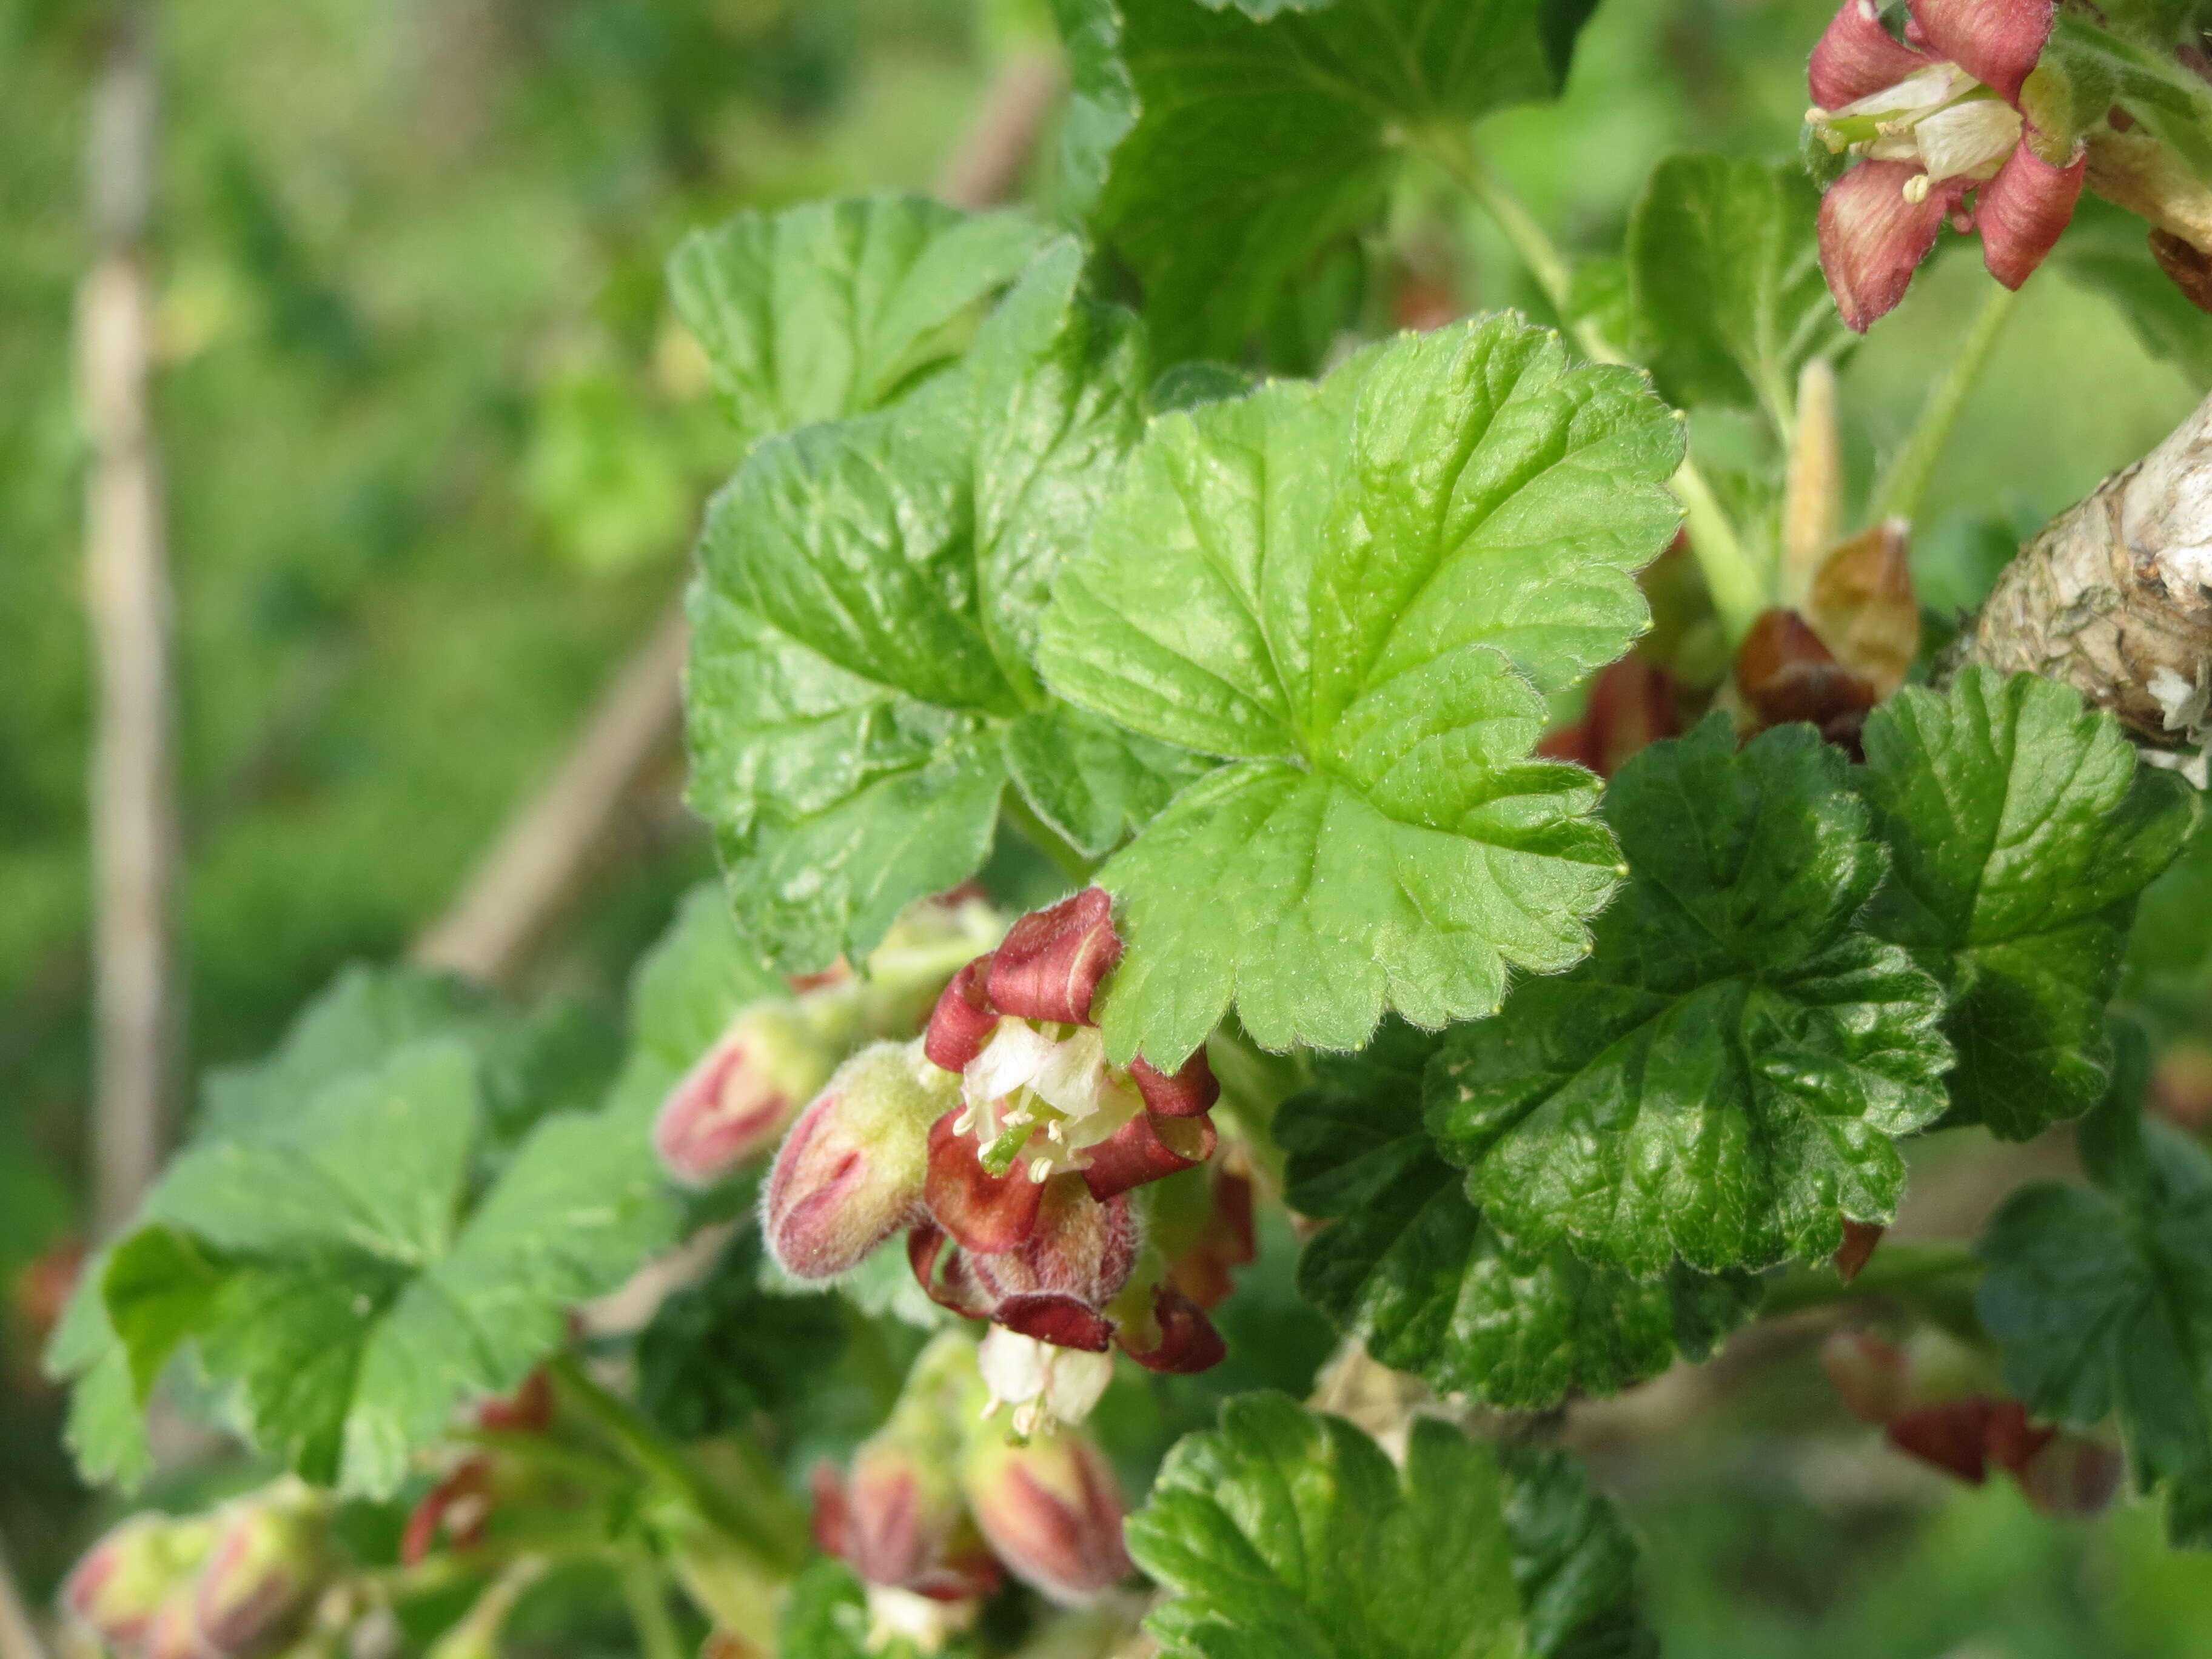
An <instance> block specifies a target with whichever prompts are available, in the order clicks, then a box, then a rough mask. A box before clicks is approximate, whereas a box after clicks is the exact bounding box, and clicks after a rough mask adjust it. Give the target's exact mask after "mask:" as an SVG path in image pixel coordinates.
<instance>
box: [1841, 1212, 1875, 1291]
mask: <svg viewBox="0 0 2212 1659" xmlns="http://www.w3.org/2000/svg"><path fill="white" fill-rule="evenodd" d="M1887 1231H1888V1229H1887V1228H1885V1227H1881V1226H1878V1225H1875V1223H1873V1222H1871V1221H1854V1220H1852V1219H1851V1218H1850V1217H1849V1216H1845V1217H1844V1242H1843V1243H1841V1244H1839V1245H1838V1246H1837V1247H1836V1254H1835V1255H1834V1256H1833V1258H1832V1261H1833V1264H1834V1266H1835V1269H1836V1277H1837V1278H1838V1279H1842V1280H1843V1281H1844V1284H1846V1285H1848V1284H1850V1282H1851V1280H1853V1279H1857V1277H1858V1276H1859V1274H1860V1273H1861V1272H1862V1271H1863V1270H1864V1268H1865V1267H1866V1264H1867V1263H1868V1262H1869V1261H1871V1260H1873V1258H1874V1251H1875V1245H1877V1244H1879V1243H1881V1236H1882V1234H1883V1233H1885V1232H1887Z"/></svg>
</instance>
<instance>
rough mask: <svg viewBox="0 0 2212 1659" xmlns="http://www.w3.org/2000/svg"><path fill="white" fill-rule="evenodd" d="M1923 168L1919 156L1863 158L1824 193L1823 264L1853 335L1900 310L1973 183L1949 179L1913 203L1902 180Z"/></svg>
mask: <svg viewBox="0 0 2212 1659" xmlns="http://www.w3.org/2000/svg"><path fill="white" fill-rule="evenodd" d="M1922 170H1923V169H1922V168H1921V167H1920V166H1919V164H1918V163H1917V162H1914V161H1862V162H1860V163H1859V164H1858V166H1857V167H1853V168H1852V169H1851V170H1850V172H1849V173H1845V174H1844V176H1843V177H1842V178H1840V179H1837V180H1836V182H1835V183H1834V184H1832V185H1829V186H1828V192H1827V194H1826V195H1825V196H1823V197H1821V198H1820V269H1821V270H1822V271H1823V272H1824V273H1825V274H1826V276H1827V279H1828V292H1829V293H1831V294H1832V295H1835V299H1836V309H1837V310H1838V311H1839V312H1841V313H1843V318H1844V326H1845V327H1847V328H1850V330H1852V331H1854V332H1856V333H1859V334H1863V333H1865V332H1866V331H1867V329H1868V328H1869V326H1870V325H1872V324H1873V323H1874V322H1875V320H1876V319H1879V318H1881V317H1886V316H1887V315H1888V314H1889V313H1891V312H1893V311H1894V310H1895V309H1896V308H1897V302H1898V301H1899V300H1902V299H1903V298H1904V297H1905V289H1907V288H1909V287H1910V286H1911V283H1912V273H1913V272H1914V271H1915V270H1918V269H1919V268H1920V262H1921V261H1922V260H1923V259H1925V258H1927V257H1928V254H1929V250H1930V249H1932V248H1933V247H1934V246H1936V233H1937V232H1938V231H1940V230H1942V228H1943V221H1944V220H1945V219H1946V218H1948V217H1949V216H1950V215H1951V213H1952V212H1953V211H1954V210H1955V209H1956V208H1957V207H1958V205H1959V204H1960V201H1961V200H1962V199H1963V198H1964V197H1965V195H1966V191H1967V190H1968V189H1969V188H1970V185H1969V181H1967V180H1966V179H1945V180H1943V181H1942V183H1941V184H1938V185H1935V186H1934V187H1933V188H1931V189H1930V190H1929V192H1928V196H1927V199H1926V200H1924V201H1920V202H1908V201H1906V200H1905V181H1906V180H1907V179H1912V178H1915V177H1917V175H1918V174H1919V173H1921V172H1922Z"/></svg>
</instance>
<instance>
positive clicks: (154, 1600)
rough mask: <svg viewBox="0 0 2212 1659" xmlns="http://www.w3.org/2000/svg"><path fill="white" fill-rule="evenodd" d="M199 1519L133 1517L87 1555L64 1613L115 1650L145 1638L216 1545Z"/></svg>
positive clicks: (64, 1600)
mask: <svg viewBox="0 0 2212 1659" xmlns="http://www.w3.org/2000/svg"><path fill="white" fill-rule="evenodd" d="M214 1536H215V1528H214V1527H213V1525H212V1524H210V1522H206V1521H204V1520H198V1519H192V1520H182V1521H179V1520H174V1519H172V1518H171V1517H170V1516H166V1515H155V1514H146V1515H134V1516H131V1518H130V1519H129V1520H127V1521H125V1522H122V1523H121V1524H119V1525H118V1526H116V1527H113V1528H110V1529H109V1531H108V1532H107V1533H106V1535H105V1536H103V1537H102V1538H101V1539H100V1541H99V1542H98V1543H96V1544H94V1546H93V1547H91V1548H90V1549H89V1550H88V1551H86V1552H85V1554H84V1558H83V1559H82V1560H80V1561H79V1562H78V1563H77V1564H76V1566H75V1567H74V1568H72V1569H71V1570H70V1576H69V1577H68V1578H67V1579H66V1580H65V1581H64V1583H63V1585H62V1592H61V1604H62V1607H63V1610H64V1612H65V1613H68V1614H69V1616H70V1619H71V1620H74V1621H75V1622H76V1624H77V1625H78V1626H80V1627H82V1629H83V1630H85V1631H86V1632H88V1633H89V1634H91V1635H94V1636H96V1637H98V1638H100V1640H101V1641H103V1642H106V1643H108V1644H111V1645H112V1646H116V1647H129V1646H131V1645H132V1644H135V1643H137V1642H141V1641H143V1639H144V1638H145V1634H146V1632H147V1630H148V1628H149V1626H150V1625H151V1624H152V1622H153V1620H154V1617H155V1613H156V1612H157V1611H158V1610H159V1608H160V1607H161V1604H162V1602H163V1601H165V1600H166V1599H167V1597H168V1596H169V1595H172V1594H173V1592H174V1591H176V1590H177V1589H179V1587H180V1586H182V1585H185V1583H187V1581H188V1579H189V1577H190V1575H191V1573H192V1572H193V1571H194V1570H195V1569H197V1567H198V1565H199V1564H200V1562H201V1560H202V1559H204V1557H205V1556H206V1554H207V1551H208V1547H209V1545H210V1543H212V1542H213V1541H214Z"/></svg>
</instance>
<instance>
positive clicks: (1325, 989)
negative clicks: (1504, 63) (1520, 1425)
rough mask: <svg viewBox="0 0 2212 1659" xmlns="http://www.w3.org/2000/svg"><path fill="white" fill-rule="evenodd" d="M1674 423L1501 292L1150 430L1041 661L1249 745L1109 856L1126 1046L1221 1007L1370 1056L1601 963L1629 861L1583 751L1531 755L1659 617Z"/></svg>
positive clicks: (1113, 713)
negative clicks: (1566, 691)
mask: <svg viewBox="0 0 2212 1659" xmlns="http://www.w3.org/2000/svg"><path fill="white" fill-rule="evenodd" d="M1681 441H1682V440H1681V434H1680V424H1679V422H1677V421H1676V419H1675V418H1674V416H1671V415H1669V414H1668V412H1667V411H1666V410H1664V409H1663V408H1662V406H1661V405H1660V404H1658V403H1657V402H1656V400H1655V399H1654V398H1652V397H1651V396H1650V392H1649V389H1648V386H1647V384H1646V382H1645V381H1644V377H1643V376H1641V375H1640V374H1637V373H1635V372H1633V371H1631V370H1626V369H1620V368H1591V367H1587V366H1577V365H1574V364H1573V363H1571V362H1570V360H1569V359H1568V357H1567V355H1566V353H1565V349H1564V348H1563V347H1562V346H1561V345H1560V343H1559V340H1558V339H1557V337H1555V336H1553V335H1550V334H1547V333H1546V332H1544V331H1540V330H1536V329H1533V328H1529V327H1528V326H1527V325H1524V324H1522V323H1521V322H1519V321H1518V320H1517V319H1512V318H1509V317H1496V318H1491V319H1486V320H1484V321H1481V322H1476V323H1469V324H1466V325H1459V326H1455V327H1453V328H1448V329H1443V330H1440V331H1437V333H1435V334H1431V335H1429V336H1426V337H1420V338H1414V337H1407V338H1404V339H1401V340H1399V341H1397V342H1395V343H1391V344H1389V345H1388V346H1384V347H1381V348H1378V349H1374V350H1371V351H1369V352H1367V353H1364V354H1363V355H1362V356H1359V357H1358V358H1355V359H1353V360H1352V362H1349V363H1347V364H1346V365H1345V366H1344V367H1343V368H1340V369H1338V370H1337V371H1336V373H1334V374H1332V375H1331V376H1330V377H1329V378H1328V380H1325V381H1322V382H1321V383H1319V384H1318V385H1310V384H1306V383H1302V382H1287V381H1278V382H1273V383H1271V384H1269V385H1268V386H1265V387H1263V388H1261V390H1260V391H1258V392H1255V393H1253V394H1252V395H1251V396H1249V397H1247V398H1239V399H1235V400H1231V401H1225V402H1218V403H1212V404H1204V405H1201V406H1200V407H1199V408H1197V409H1195V410H1191V411H1189V412H1188V413H1186V414H1178V415H1171V416H1163V417H1161V418H1159V419H1158V420H1156V421H1155V422H1153V424H1152V427H1151V428H1150V429H1149V430H1148V431H1147V432H1146V436H1145V439H1144V441H1143V442H1142V443H1141V444H1140V445H1139V447H1138V449H1137V451H1136V453H1135V454H1134V455H1133V457H1132V458H1131V459H1130V462H1129V465H1128V467H1127V473H1126V476H1125V481H1124V483H1123V484H1122V486H1121V489H1120V490H1119V491H1118V492H1117V493H1116V494H1115V496H1114V497H1113V499H1112V501H1110V502H1109V504H1108V506H1107V507H1106V508H1105V510H1104V511H1103V513H1102V515H1101V517H1100V519H1099V520H1098V523H1097V528H1096V530H1095V532H1093V536H1092V539H1091V549H1090V551H1089V552H1088V554H1086V555H1085V557H1084V558H1082V559H1081V560H1080V561H1079V562H1075V563H1073V564H1071V565H1070V566H1069V567H1068V568H1067V569H1066V572H1065V573H1064V574H1062V576H1061V578H1060V581H1059V584H1058V585H1057V586H1056V587H1055V589H1054V599H1053V605H1052V609H1051V611H1049V612H1048V614H1047V617H1046V619H1045V623H1044V628H1043V630H1042V644H1041V647H1040V650H1039V657H1038V660H1039V663H1040V665H1041V666H1042V668H1043V670H1044V672H1045V673H1046V675H1047V677H1048V678H1049V680H1050V681H1051V683H1052V684H1053V686H1054V689H1055V690H1058V691H1059V692H1060V693H1061V694H1062V695H1063V696H1066V698H1068V700H1069V701H1071V702H1076V703H1079V704H1081V705H1083V706H1085V707H1086V708H1091V709H1092V710H1094V711H1095V712H1097V713H1098V714H1103V715H1104V716H1106V717H1107V718H1108V719H1109V720H1114V721H1115V722H1117V723H1118V724H1120V725H1121V726H1126V727H1128V728H1130V729H1132V730H1133V731H1136V732H1140V733H1142V734H1144V735H1146V736H1148V737H1152V738H1158V739H1159V740H1161V741H1163V742H1166V743H1170V744H1176V745H1178V746H1180V747H1182V748H1185V749H1190V750H1199V751H1201V752H1204V753H1208V754H1213V755H1219V756H1223V757H1230V758H1232V759H1235V760H1237V761H1238V762H1239V764H1237V765H1233V766H1229V767H1225V768H1224V769H1221V770H1219V771H1218V772H1215V773H1212V774H1211V775H1208V776H1206V777H1204V778H1202V779H1200V781H1198V782H1197V783H1195V784H1194V785H1192V786H1191V787H1188V788H1186V789H1185V790H1184V791H1183V792H1182V794H1181V795H1179V796H1178V797H1177V798H1176V800H1175V802H1174V804H1173V805H1170V807H1169V808H1168V809H1167V810H1166V811H1164V812H1163V813H1162V814H1161V815H1160V817H1158V819H1157V820H1155V821H1154V822H1153V823H1152V825H1151V826H1150V827H1149V828H1148V829H1146V831H1145V833H1144V834H1143V835H1141V836H1139V838H1138V840H1137V841H1136V842H1134V843H1133V844H1132V845H1131V846H1130V847H1129V848H1127V849H1126V850H1124V851H1123V852H1122V853H1121V854H1118V855H1117V856H1116V857H1115V859H1114V860H1112V861H1111V862H1110V863H1109V865H1108V866H1106V868H1105V869H1104V871H1103V872H1102V873H1101V876H1100V880H1101V881H1102V882H1103V884H1104V885H1105V886H1106V887H1108V888H1109V890H1112V891H1113V892H1114V893H1115V896H1116V897H1117V898H1118V899H1119V900H1120V901H1121V907H1122V909H1123V913H1124V915H1125V916H1126V925H1125V927H1124V932H1125V935H1126V937H1127V941H1128V953H1127V957H1125V959H1124V961H1123V963H1122V965H1121V968H1120V969H1119V970H1118V971H1117V972H1116V974H1115V977H1114V979H1113V981H1111V983H1110V985H1109V990H1108V994H1107V996H1106V1000H1105V1001H1104V1004H1103V1025H1104V1028H1105V1032H1106V1038H1107V1042H1108V1045H1109V1048H1110V1049H1111V1050H1112V1051H1114V1052H1115V1054H1122V1055H1126V1054H1129V1053H1132V1052H1133V1051H1135V1050H1137V1049H1139V1048H1141V1049H1142V1050H1143V1051H1144V1053H1145V1054H1146V1055H1147V1056H1148V1057H1150V1058H1151V1059H1152V1060H1153V1061H1154V1062H1155V1063H1156V1064H1159V1065H1164V1066H1172V1065H1174V1064H1176V1063H1178V1062H1179V1061H1180V1060H1181V1059H1182V1057H1183V1056H1184V1055H1186V1054H1188V1053H1190V1051H1191V1050H1192V1049H1194V1048H1196V1047H1197V1045H1198V1044H1199V1042H1201V1041H1202V1040H1203V1039H1204V1038H1205V1036H1206V1032H1207V1031H1208V1030H1211V1029H1212V1027H1213V1026H1214V1025H1215V1024H1217V1023H1218V1021H1219V1019H1220V1018H1221V1017H1222V1016H1223V1015H1224V1014H1225V1012H1227V1011H1228V1010H1229V1008H1230V1007H1231V1006H1232V1005H1233V1006H1235V1007H1236V1009H1237V1013H1238V1017H1239V1018H1241V1019H1242V1020H1243V1024H1244V1026H1245V1029H1246V1030H1248V1031H1249V1033H1250V1034H1251V1035H1252V1036H1253V1037H1254V1038H1255V1039H1256V1040H1257V1041H1258V1042H1260V1043H1261V1045H1262V1046H1263V1047H1267V1048H1286V1047H1288V1046H1289V1045H1291V1043H1293V1042H1304V1043H1307V1044H1310V1045H1314V1046H1317V1047H1322V1048H1356V1047H1358V1045H1359V1044H1360V1043H1362V1042H1364V1041H1365V1040H1366V1038H1367V1036H1368V1034H1369V1033H1370V1031H1372V1030H1374V1028H1375V1025H1376V1021H1377V1020H1378V1019H1379V1018H1381V1016H1382V1015H1383V1012H1386V1011H1387V1010H1391V1009H1395V1010H1396V1011H1397V1012H1401V1013H1402V1014H1404V1015H1405V1016H1406V1017H1407V1018H1409V1019H1411V1020H1413V1021H1414V1022H1415V1023H1417V1024H1424V1025H1429V1026H1436V1025H1441V1024H1444V1023H1446V1022H1448V1021H1449V1020H1453V1019H1463V1018H1472V1017H1474V1016H1477V1015H1480V1014H1484V1013H1487V1012H1490V1011H1491V1010H1492V1009H1493V1008H1494V1007H1496V1006H1497V1004H1498V999H1499V997H1500V996H1501V995H1502V994H1503V992H1504V981H1505V974H1506V969H1507V967H1508V965H1509V964H1512V965H1516V966H1520V967H1523V968H1527V969H1532V970H1534V971H1539V972H1550V971H1555V970H1557V969H1561V968H1564V967H1565V966H1567V965H1568V964H1569V963H1572V962H1574V961H1575V960H1576V959H1577V957H1580V956H1581V955H1582V954H1583V951H1584V950H1585V949H1586V948H1587V939H1586V931H1585V927H1584V918H1586V917H1587V916H1588V915H1589V914H1590V913H1591V912H1592V911H1594V910H1595V909H1596V908H1598V907H1599V906H1600V905H1601V904H1602V903H1603V902H1604V901H1605V899H1606V897H1607V895H1608V894H1609V893H1610V892H1611V890H1612V889H1613V885H1614V884H1615V882H1616V880H1617V878H1618V868H1617V854H1616V853H1615V850H1614V848H1613V843H1612V841H1611V839H1610V838H1609V837H1608V836H1607V835H1606V833H1605V831H1604V830H1603V829H1602V828H1601V827H1600V826H1599V825H1598V824H1597V823H1595V821H1594V820H1593V819H1592V818H1591V817H1590V816H1589V812H1590V809H1591V807H1592V805H1594V804H1595V784H1594V781H1593V780H1592V779H1591V778H1590V777H1589V775H1588V774H1587V773H1584V772H1583V771H1581V770H1579V769H1575V768H1571V767H1565V766H1561V765H1556V764H1553V763H1545V762H1540V761H1536V760H1533V759H1532V758H1531V757H1530V752H1529V751H1530V750H1531V749H1532V747H1533V746H1534V743H1535V740H1536V738H1537V736H1538V735H1539V733H1540V732H1541V726H1542V725H1543V721H1544V718H1545V708H1544V702H1543V698H1542V693H1543V692H1545V691H1547V690H1556V689H1558V688H1559V687H1560V686H1563V685H1565V684H1568V683H1569V682H1571V681H1572V680H1573V679H1575V678H1577V677H1578V676H1580V675H1581V674H1583V673H1585V672H1587V671H1589V670H1590V669H1592V668H1594V667H1596V666H1598V665H1601V664H1603V663H1606V662H1608V661H1610V660H1612V659H1613V658H1614V657H1616V656H1618V655H1619V654H1620V653H1621V651H1622V650H1624V649H1625V648H1626V646H1627V644H1628V642H1629V641H1630V640H1631V639H1632V638H1633V637H1634V636H1635V635H1636V634H1637V633H1638V632H1639V631H1640V630H1641V629H1643V627H1644V623H1645V614H1646V613H1645V611H1644V601H1643V597H1642V595H1641V594H1640V593H1639V592H1638V589H1637V586H1636V583H1635V580H1634V573H1635V571H1636V570H1637V568H1638V567H1640V566H1641V565H1643V564H1644V562H1647V561H1648V560H1650V558H1651V557H1652V556H1654V555H1656V553H1657V552H1658V551H1659V550H1660V549H1661V548H1662V547H1663V546H1664V545H1665V544H1666V541H1667V539H1668V536H1669V535H1671V534H1672V532H1673V529H1674V524H1675V522H1676V520H1677V518H1678V512H1677V509H1676V507H1675V505H1674V501H1673V498H1672V497H1671V496H1670V495H1668V493H1667V491H1666V489H1665V480H1666V479H1667V478H1668V477H1669V476H1670V475H1671V474H1672V472H1673V471H1674V466H1675V465H1676V464H1677V462H1678V461H1679V460H1680V454H1681Z"/></svg>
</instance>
